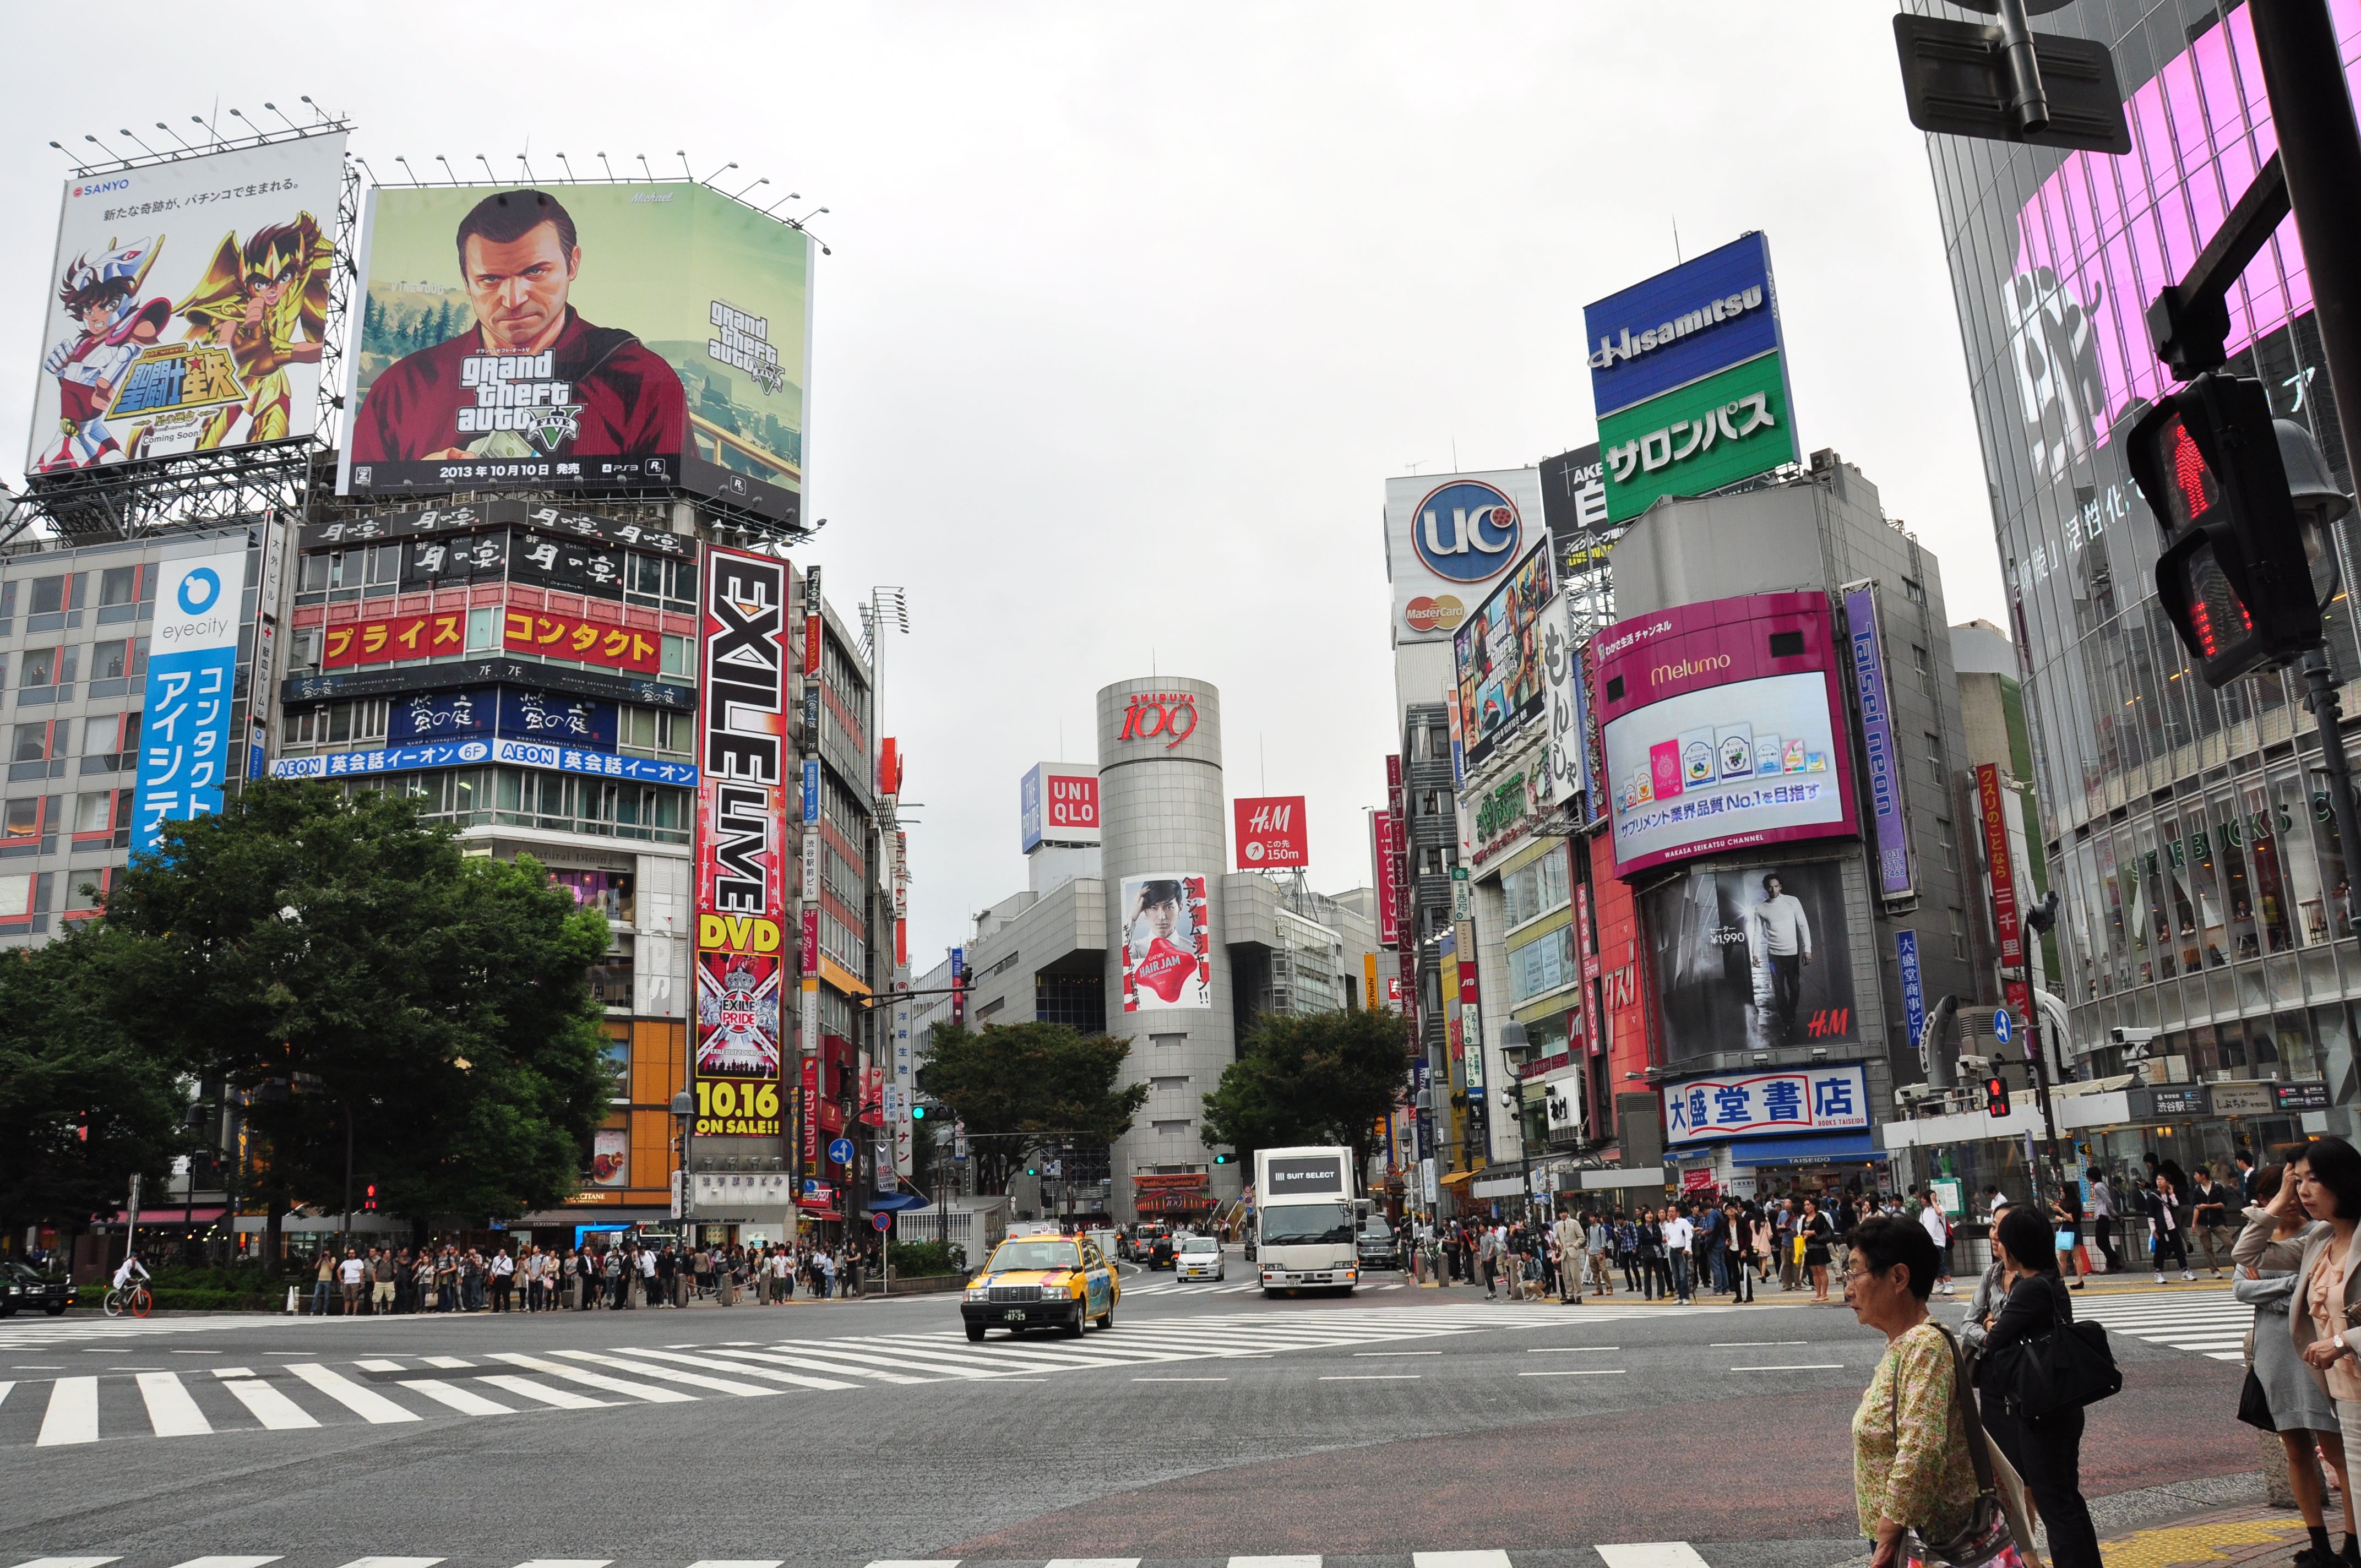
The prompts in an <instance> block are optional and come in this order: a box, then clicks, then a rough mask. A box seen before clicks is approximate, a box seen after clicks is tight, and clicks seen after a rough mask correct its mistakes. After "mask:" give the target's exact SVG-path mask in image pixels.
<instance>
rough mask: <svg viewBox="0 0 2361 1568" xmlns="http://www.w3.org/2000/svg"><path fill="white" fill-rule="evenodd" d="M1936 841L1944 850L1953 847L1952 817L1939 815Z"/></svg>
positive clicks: (1936, 820)
mask: <svg viewBox="0 0 2361 1568" xmlns="http://www.w3.org/2000/svg"><path fill="white" fill-rule="evenodd" d="M1935 842H1936V844H1937V845H1938V847H1939V848H1941V849H1943V850H1949V849H1950V848H1951V819H1950V818H1949V817H1937V818H1935Z"/></svg>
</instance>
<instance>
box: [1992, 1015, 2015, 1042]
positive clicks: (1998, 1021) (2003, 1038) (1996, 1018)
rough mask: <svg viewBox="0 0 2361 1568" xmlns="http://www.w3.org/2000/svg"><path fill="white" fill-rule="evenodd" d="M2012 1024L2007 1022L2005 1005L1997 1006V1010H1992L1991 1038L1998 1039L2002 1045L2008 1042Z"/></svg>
mask: <svg viewBox="0 0 2361 1568" xmlns="http://www.w3.org/2000/svg"><path fill="white" fill-rule="evenodd" d="M2013 1026H2014V1025H2011V1024H2010V1022H2009V1016H2008V1009H2007V1008H2005V1007H2003V1008H1999V1009H1997V1010H1995V1011H1994V1012H1993V1039H1995V1040H1998V1041H1999V1042H2000V1043H2001V1044H2002V1045H2006V1044H2008V1036H2009V1031H2010V1029H2011V1028H2012V1027H2013Z"/></svg>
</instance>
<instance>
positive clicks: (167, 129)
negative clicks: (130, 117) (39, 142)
mask: <svg viewBox="0 0 2361 1568" xmlns="http://www.w3.org/2000/svg"><path fill="white" fill-rule="evenodd" d="M156 128H157V129H158V130H159V131H162V132H163V133H164V134H165V135H166V136H168V137H171V138H172V139H173V140H174V141H176V142H179V143H180V144H181V146H182V147H183V148H188V150H189V151H191V152H194V151H196V150H197V149H196V148H192V147H189V144H188V140H187V138H185V137H182V136H181V133H180V132H178V131H176V130H174V129H173V128H172V127H171V126H168V125H166V124H165V123H164V122H163V121H161V120H159V121H157V122H156ZM49 145H50V146H51V147H55V146H56V145H57V143H55V142H51V143H50V144H49Z"/></svg>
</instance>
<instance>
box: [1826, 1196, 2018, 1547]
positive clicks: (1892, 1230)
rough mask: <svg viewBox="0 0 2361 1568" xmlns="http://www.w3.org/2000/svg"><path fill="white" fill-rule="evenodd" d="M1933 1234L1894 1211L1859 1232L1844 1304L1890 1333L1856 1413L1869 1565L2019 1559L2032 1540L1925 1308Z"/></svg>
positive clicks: (1856, 1489)
mask: <svg viewBox="0 0 2361 1568" xmlns="http://www.w3.org/2000/svg"><path fill="white" fill-rule="evenodd" d="M1937 1266H1938V1260H1937V1257H1936V1253H1935V1243H1934V1239H1933V1238H1932V1237H1930V1236H1929V1235H1927V1233H1926V1231H1925V1230H1923V1229H1922V1228H1920V1227H1919V1226H1918V1225H1917V1224H1916V1223H1914V1222H1912V1221H1910V1220H1907V1219H1903V1218H1899V1217H1895V1216H1890V1215H1888V1216H1881V1217H1879V1218H1877V1219H1873V1220H1868V1221H1864V1222H1863V1223H1862V1224H1861V1227H1860V1229H1858V1230H1857V1231H1855V1232H1854V1233H1853V1246H1852V1256H1851V1258H1850V1260H1849V1261H1848V1264H1847V1266H1846V1269H1845V1304H1846V1305H1847V1306H1849V1307H1850V1308H1851V1309H1852V1310H1853V1316H1854V1317H1855V1318H1857V1319H1859V1320H1860V1321H1861V1323H1862V1325H1863V1326H1865V1327H1868V1328H1872V1329H1875V1330H1877V1331H1878V1332H1880V1333H1883V1335H1884V1336H1885V1354H1884V1356H1883V1358H1882V1359H1881V1360H1880V1361H1879V1362H1878V1364H1877V1370H1876V1372H1875V1373H1873V1374H1872V1376H1871V1377H1870V1380H1869V1388H1868V1390H1867V1391H1866V1392H1865V1393H1863V1394H1862V1396H1861V1408H1860V1409H1857V1410H1855V1411H1854V1412H1853V1418H1852V1474H1853V1495H1854V1500H1855V1504H1856V1506H1857V1507H1858V1508H1859V1509H1860V1516H1861V1534H1863V1535H1864V1536H1867V1537H1869V1538H1870V1539H1871V1540H1872V1541H1874V1542H1876V1546H1875V1549H1874V1551H1873V1552H1872V1554H1871V1557H1870V1568H1901V1565H1902V1564H1903V1563H1904V1562H1905V1560H1908V1561H1913V1562H1928V1563H1949V1564H1952V1565H1953V1568H1981V1565H1982V1564H1987V1563H1989V1564H1993V1565H1994V1568H2019V1565H2021V1564H2023V1563H2025V1562H2026V1557H2025V1555H2024V1554H2023V1553H2021V1552H2019V1550H2018V1548H2017V1542H2018V1541H2025V1540H2028V1539H2030V1537H2029V1535H2028V1534H2027V1533H2026V1526H2025V1523H2024V1519H2023V1517H2022V1513H2021V1510H2012V1509H2011V1508H2009V1506H2008V1504H2007V1502H2006V1500H2005V1499H2004V1497H2003V1495H2002V1493H2001V1491H2000V1488H1999V1484H1998V1481H1997V1479H1996V1474H1995V1468H1994V1466H1993V1461H1992V1459H1991V1456H1990V1455H1989V1454H1988V1453H1986V1452H1985V1450H1986V1447H1987V1444H1986V1442H1985V1439H1984V1434H1983V1429H1982V1425H1981V1423H1980V1422H1979V1421H1978V1420H1977V1418H1976V1412H1975V1406H1974V1404H1973V1402H1972V1401H1971V1400H1970V1399H1969V1398H1968V1396H1967V1389H1966V1386H1965V1383H1964V1381H1963V1376H1962V1374H1961V1372H1960V1360H1959V1353H1958V1351H1957V1349H1956V1348H1955V1347H1954V1346H1953V1344H1952V1343H1951V1338H1950V1336H1949V1334H1947V1333H1945V1332H1943V1330H1942V1329H1941V1328H1939V1327H1938V1326H1937V1324H1936V1323H1935V1321H1934V1320H1933V1318H1932V1317H1931V1316H1930V1315H1929V1314H1928V1312H1927V1295H1928V1294H1929V1293H1930V1292H1931V1291H1932V1290H1933V1289H1934V1288H1935V1275H1936V1269H1937Z"/></svg>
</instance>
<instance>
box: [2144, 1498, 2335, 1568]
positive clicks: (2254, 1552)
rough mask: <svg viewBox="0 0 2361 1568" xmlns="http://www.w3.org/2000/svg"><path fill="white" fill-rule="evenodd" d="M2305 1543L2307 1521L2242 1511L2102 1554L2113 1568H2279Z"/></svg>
mask: <svg viewBox="0 0 2361 1568" xmlns="http://www.w3.org/2000/svg"><path fill="white" fill-rule="evenodd" d="M2339 1533H2342V1532H2341V1530H2340V1531H2339ZM2303 1542H2304V1532H2303V1519H2302V1518H2301V1516H2299V1515H2298V1514H2297V1513H2296V1512H2295V1511H2294V1510H2293V1509H2292V1508H2261V1507H2254V1506H2242V1507H2234V1508H2214V1509H2210V1510H2208V1511H2206V1512H2204V1513H2202V1514H2195V1515H2192V1516H2191V1517H2190V1518H2188V1519H2181V1520H2179V1521H2178V1522H2176V1523H2173V1524H2167V1525H2158V1526H2156V1527H2154V1528H2152V1529H2148V1530H2133V1531H2132V1532H2130V1533H2129V1534H2127V1535H2118V1536H2111V1537H2109V1538H2107V1539H2106V1540H2103V1541H2100V1542H2099V1553H2100V1555H2101V1556H2102V1557H2103V1558H2104V1559H2105V1560H2106V1563H2107V1568H2175V1565H2177V1564H2180V1563H2203V1564H2209V1565H2211V1564H2223V1563H2270V1564H2274V1565H2277V1564H2280V1563H2286V1562H2287V1561H2288V1559H2289V1558H2290V1557H2292V1556H2294V1555H2295V1552H2296V1549H2297V1548H2298V1547H2301V1545H2302V1544H2303Z"/></svg>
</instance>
